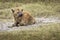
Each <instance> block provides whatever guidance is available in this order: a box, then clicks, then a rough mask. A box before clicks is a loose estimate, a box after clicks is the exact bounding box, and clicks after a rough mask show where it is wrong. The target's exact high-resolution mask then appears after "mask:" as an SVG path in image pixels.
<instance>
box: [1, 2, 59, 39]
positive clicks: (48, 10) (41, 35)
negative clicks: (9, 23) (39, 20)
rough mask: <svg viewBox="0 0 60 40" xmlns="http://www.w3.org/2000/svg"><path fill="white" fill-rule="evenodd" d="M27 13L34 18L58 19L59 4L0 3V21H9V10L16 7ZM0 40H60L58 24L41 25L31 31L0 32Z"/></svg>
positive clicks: (11, 15)
mask: <svg viewBox="0 0 60 40" xmlns="http://www.w3.org/2000/svg"><path fill="white" fill-rule="evenodd" d="M16 4H17V5H18V6H19V7H22V8H23V9H24V10H26V11H29V12H30V13H31V14H32V16H34V17H51V16H53V17H59V18H60V3H52V2H51V3H44V2H40V3H26V4H24V3H19V2H15V3H14V2H5V3H2V2H0V19H9V20H10V19H11V18H13V14H12V12H11V8H14V7H16V6H17V5H16ZM0 40H60V23H51V24H49V25H41V26H39V27H37V28H34V29H32V30H16V31H10V32H9V31H4V32H0Z"/></svg>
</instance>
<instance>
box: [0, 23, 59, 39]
mask: <svg viewBox="0 0 60 40" xmlns="http://www.w3.org/2000/svg"><path fill="white" fill-rule="evenodd" d="M0 40H60V24H59V23H58V24H56V23H55V24H49V25H41V26H39V27H38V28H34V29H32V30H16V31H11V32H7V31H5V32H1V33H0Z"/></svg>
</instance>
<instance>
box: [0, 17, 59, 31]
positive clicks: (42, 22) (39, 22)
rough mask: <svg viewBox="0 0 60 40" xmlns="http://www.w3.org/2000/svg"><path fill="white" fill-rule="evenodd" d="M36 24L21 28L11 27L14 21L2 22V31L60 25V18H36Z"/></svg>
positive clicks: (0, 24)
mask: <svg viewBox="0 0 60 40" xmlns="http://www.w3.org/2000/svg"><path fill="white" fill-rule="evenodd" d="M35 19H36V23H35V24H33V25H27V26H19V27H11V25H12V24H13V21H12V20H11V21H8V20H7V21H1V20H0V31H14V30H32V29H34V28H37V27H38V26H40V25H48V23H60V19H58V18H44V17H42V18H35Z"/></svg>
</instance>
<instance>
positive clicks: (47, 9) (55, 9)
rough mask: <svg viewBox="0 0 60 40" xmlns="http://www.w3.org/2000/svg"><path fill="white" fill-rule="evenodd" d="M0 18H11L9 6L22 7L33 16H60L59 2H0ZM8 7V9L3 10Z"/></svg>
mask: <svg viewBox="0 0 60 40" xmlns="http://www.w3.org/2000/svg"><path fill="white" fill-rule="evenodd" d="M0 4H1V5H0V9H1V10H2V11H0V15H1V16H0V18H7V17H8V18H12V17H11V16H12V13H11V8H14V7H16V6H17V5H18V7H21V8H23V9H24V10H25V11H29V12H30V13H31V14H32V15H33V16H34V17H51V16H53V17H60V3H52V2H51V3H43V2H40V3H28V4H24V3H17V2H16V3H14V2H13V3H12V2H6V3H2V2H0ZM5 9H8V10H5Z"/></svg>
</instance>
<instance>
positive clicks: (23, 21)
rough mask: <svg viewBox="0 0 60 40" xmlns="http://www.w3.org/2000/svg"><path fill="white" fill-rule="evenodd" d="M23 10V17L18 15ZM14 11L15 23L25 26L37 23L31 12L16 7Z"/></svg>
mask: <svg viewBox="0 0 60 40" xmlns="http://www.w3.org/2000/svg"><path fill="white" fill-rule="evenodd" d="M19 11H20V12H22V14H23V16H21V17H18V16H17V15H19V14H18V13H17V12H19ZM12 12H13V16H14V20H15V23H14V24H15V25H18V24H19V25H21V26H24V25H29V24H34V23H35V19H34V18H33V17H32V16H31V15H30V13H29V12H27V11H23V10H20V9H15V10H12Z"/></svg>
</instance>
